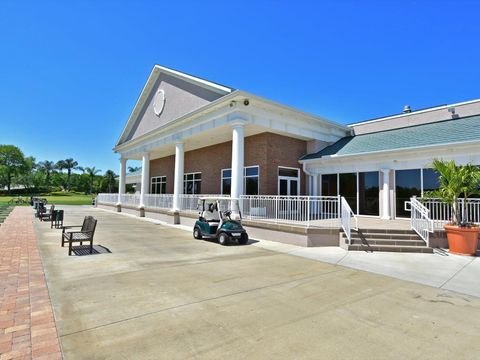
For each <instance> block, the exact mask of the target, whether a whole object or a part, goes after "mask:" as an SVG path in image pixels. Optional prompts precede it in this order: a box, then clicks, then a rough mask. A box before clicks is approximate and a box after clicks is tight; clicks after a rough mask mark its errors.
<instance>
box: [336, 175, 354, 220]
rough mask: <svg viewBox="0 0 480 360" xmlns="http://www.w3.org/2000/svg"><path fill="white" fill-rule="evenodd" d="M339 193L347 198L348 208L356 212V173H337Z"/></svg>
mask: <svg viewBox="0 0 480 360" xmlns="http://www.w3.org/2000/svg"><path fill="white" fill-rule="evenodd" d="M339 184H340V195H342V196H343V197H344V198H345V200H347V202H348V205H350V208H351V209H352V210H353V211H354V212H355V213H356V212H357V174H356V173H347V174H339Z"/></svg>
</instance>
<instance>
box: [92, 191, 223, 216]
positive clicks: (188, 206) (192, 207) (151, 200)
mask: <svg viewBox="0 0 480 360" xmlns="http://www.w3.org/2000/svg"><path fill="white" fill-rule="evenodd" d="M219 196H220V195H217V194H210V195H207V194H195V195H188V194H182V195H179V201H178V204H179V210H182V211H193V212H194V211H197V206H198V200H199V198H200V197H219ZM221 196H222V197H224V198H226V197H228V196H225V195H221ZM120 199H121V200H120V201H121V203H122V204H124V205H130V206H139V205H140V194H122V195H121V196H120ZM222 201H223V202H225V201H224V200H222ZM97 202H102V203H108V204H116V203H117V202H118V194H98V196H97ZM144 202H145V207H147V208H160V209H172V208H173V194H145V198H144ZM224 207H227V206H226V205H225V206H224Z"/></svg>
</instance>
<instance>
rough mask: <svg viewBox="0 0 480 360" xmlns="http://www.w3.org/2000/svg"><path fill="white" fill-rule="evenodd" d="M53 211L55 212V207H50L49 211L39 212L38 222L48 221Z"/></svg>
mask: <svg viewBox="0 0 480 360" xmlns="http://www.w3.org/2000/svg"><path fill="white" fill-rule="evenodd" d="M44 209H45V207H44ZM54 211H55V205H51V206H50V210H48V211H45V212H40V213H39V214H38V218H39V219H40V221H50V220H51V219H52V215H53V212H54Z"/></svg>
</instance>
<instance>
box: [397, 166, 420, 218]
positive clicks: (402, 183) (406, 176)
mask: <svg viewBox="0 0 480 360" xmlns="http://www.w3.org/2000/svg"><path fill="white" fill-rule="evenodd" d="M420 187H421V180H420V169H411V170H397V171H395V195H396V208H397V212H396V216H401V217H410V211H405V201H410V198H411V197H412V196H414V195H416V196H420V195H421V191H420V190H421V189H420Z"/></svg>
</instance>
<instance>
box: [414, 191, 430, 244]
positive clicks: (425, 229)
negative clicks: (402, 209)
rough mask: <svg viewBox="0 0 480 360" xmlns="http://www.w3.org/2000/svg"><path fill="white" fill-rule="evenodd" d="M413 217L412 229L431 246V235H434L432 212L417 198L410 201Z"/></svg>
mask: <svg viewBox="0 0 480 360" xmlns="http://www.w3.org/2000/svg"><path fill="white" fill-rule="evenodd" d="M410 207H411V215H410V227H411V229H412V230H414V231H415V232H416V233H417V234H418V235H419V236H420V237H421V238H422V239H423V241H425V243H426V244H427V246H430V233H433V220H432V219H430V210H429V209H428V208H427V207H426V206H425V205H423V204H422V203H421V202H420V201H418V200H417V198H416V197H412V198H411V199H410Z"/></svg>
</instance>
